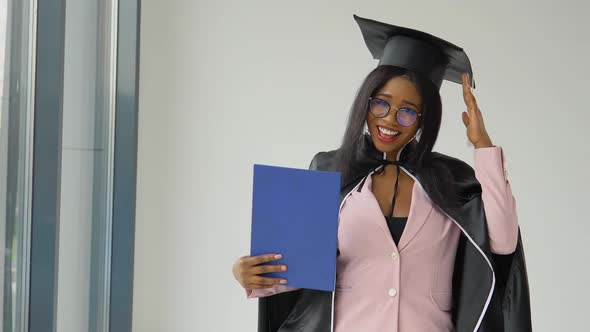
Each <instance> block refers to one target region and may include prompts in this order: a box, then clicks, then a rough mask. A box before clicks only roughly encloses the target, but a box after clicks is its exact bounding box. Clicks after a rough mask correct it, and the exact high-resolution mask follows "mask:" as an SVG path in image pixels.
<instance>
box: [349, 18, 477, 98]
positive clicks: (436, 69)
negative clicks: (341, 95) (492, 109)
mask: <svg viewBox="0 0 590 332" xmlns="http://www.w3.org/2000/svg"><path fill="white" fill-rule="evenodd" d="M353 17H354V19H355V20H356V22H357V23H358V25H359V27H360V29H361V33H362V34H363V38H364V39H365V43H366V44H367V47H368V48H369V51H371V54H372V55H373V58H374V59H379V64H378V65H392V66H397V67H401V68H405V69H408V70H411V71H413V72H416V73H418V74H421V75H423V76H424V77H425V78H428V79H429V80H430V81H432V82H433V83H434V84H435V85H436V86H437V87H438V88H439V89H440V86H441V84H442V81H443V79H444V80H448V81H452V82H456V83H459V84H461V83H462V80H461V74H462V73H464V72H466V73H468V74H469V77H470V79H471V86H472V87H473V88H475V81H474V79H473V73H472V71H471V63H470V62H469V58H468V57H467V54H466V53H465V52H464V51H463V49H462V48H460V47H458V46H456V45H453V44H451V43H449V42H448V41H446V40H443V39H440V38H438V37H435V36H432V35H430V34H428V33H425V32H422V31H418V30H414V29H410V28H404V27H400V26H395V25H391V24H386V23H383V22H378V21H374V20H370V19H366V18H362V17H359V16H357V15H353Z"/></svg>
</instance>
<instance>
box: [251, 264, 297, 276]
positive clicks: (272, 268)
mask: <svg viewBox="0 0 590 332" xmlns="http://www.w3.org/2000/svg"><path fill="white" fill-rule="evenodd" d="M282 271H287V265H280V264H275V265H272V264H267V265H258V266H255V267H252V268H250V269H249V270H248V273H251V274H262V273H271V272H282Z"/></svg>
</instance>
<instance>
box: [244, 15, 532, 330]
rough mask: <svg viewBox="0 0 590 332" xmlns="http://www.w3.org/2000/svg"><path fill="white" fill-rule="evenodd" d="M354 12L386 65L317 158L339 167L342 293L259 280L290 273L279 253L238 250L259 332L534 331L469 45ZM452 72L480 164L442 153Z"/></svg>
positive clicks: (498, 156) (514, 225) (319, 163)
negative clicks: (336, 143)
mask: <svg viewBox="0 0 590 332" xmlns="http://www.w3.org/2000/svg"><path fill="white" fill-rule="evenodd" d="M354 18H355V19H356V21H357V23H358V24H359V26H360V28H361V31H362V33H363V36H364V37H365V42H366V44H367V46H368V47H369V49H370V50H371V52H372V54H373V56H374V57H375V58H377V59H379V60H380V61H379V65H378V66H377V68H375V69H374V70H373V71H372V72H371V73H369V75H368V76H367V78H366V79H365V81H364V82H363V84H362V86H361V88H360V89H359V92H358V94H357V96H356V99H355V101H354V103H353V106H352V110H351V114H350V116H349V122H348V126H347V129H346V132H345V134H344V139H343V141H342V145H341V147H340V148H339V149H337V150H332V151H328V152H320V153H318V154H316V155H315V156H314V158H313V160H312V162H311V164H310V169H317V170H332V171H333V170H337V171H340V172H341V173H342V187H341V206H340V213H339V224H338V253H337V273H336V290H335V292H325V291H319V290H311V289H298V288H295V287H291V286H289V285H285V283H286V282H287V281H286V280H282V279H280V278H267V277H264V276H262V274H264V273H268V272H275V271H281V270H283V271H284V270H286V269H287V267H286V266H285V265H282V264H276V265H272V264H265V263H269V262H272V261H276V260H278V259H280V256H276V254H269V255H261V256H255V257H247V256H244V257H241V258H239V259H238V260H237V261H236V263H235V264H234V266H233V272H234V276H235V278H236V280H238V281H239V282H240V284H241V285H242V286H243V287H244V288H245V289H246V293H247V296H248V297H249V298H259V323H258V329H259V331H337V332H347V331H530V330H531V322H530V304H529V294H528V281H527V276H526V266H525V261H524V252H523V249H522V242H521V238H520V231H519V226H518V221H517V214H516V206H515V200H514V197H513V195H512V191H511V189H510V184H509V182H508V179H507V177H506V173H505V167H504V165H505V159H504V154H503V151H502V148H501V147H499V146H495V145H493V143H492V140H491V138H490V136H489V135H488V133H487V131H486V129H485V126H484V123H483V118H482V114H481V111H480V110H479V108H478V107H477V103H476V100H475V98H474V96H473V94H472V92H471V86H473V81H472V80H471V77H470V75H469V74H470V73H471V66H470V64H469V60H468V58H467V56H466V54H465V53H464V52H463V50H462V49H460V48H458V47H457V46H454V45H452V44H450V43H448V42H446V41H443V40H441V39H439V38H436V37H433V36H431V35H428V34H425V33H423V32H420V31H416V30H412V29H407V28H402V27H397V26H393V25H389V24H385V23H381V22H377V21H373V20H368V19H364V18H360V17H358V16H356V15H355V16H354ZM460 73H463V75H461V76H459V75H460ZM459 77H460V78H459ZM443 79H447V80H450V81H454V82H458V83H462V85H463V97H464V101H465V104H466V106H467V112H463V113H462V121H463V123H464V125H465V127H466V132H467V137H468V139H469V141H470V142H471V143H472V144H473V145H474V147H475V151H474V154H475V167H474V169H472V168H471V167H470V166H469V165H467V164H466V163H464V162H462V161H460V160H458V159H455V158H452V157H449V156H446V155H444V154H441V153H437V152H433V151H432V148H433V146H434V143H435V141H436V138H437V136H438V132H439V128H440V121H441V112H442V106H441V100H440V94H439V88H440V85H441V83H442V80H443ZM363 128H364V130H363Z"/></svg>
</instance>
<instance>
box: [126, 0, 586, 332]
mask: <svg viewBox="0 0 590 332" xmlns="http://www.w3.org/2000/svg"><path fill="white" fill-rule="evenodd" d="M589 10H590V5H588V4H587V3H586V2H582V1H578V2H573V1H572V2H569V3H568V2H563V1H562V2H557V1H554V2H552V3H549V2H541V1H530V0H529V1H526V2H523V1H521V2H518V3H511V2H507V1H506V2H502V1H501V2H498V1H493V2H491V1H487V2H483V1H478V2H474V1H470V2H467V1H463V2H460V3H458V2H450V1H448V2H444V1H437V2H433V1H432V2H431V1H429V2H425V1H404V2H394V1H376V0H373V1H363V2H356V3H355V4H352V2H342V1H334V0H332V1H321V2H318V1H309V0H305V1H296V2H293V1H291V2H286V1H259V0H252V1H238V0H233V1H229V0H226V1H181V0H168V1H156V0H151V1H149V0H148V1H143V3H142V22H141V26H142V31H141V68H140V72H141V81H140V116H139V161H138V188H137V190H138V194H137V221H136V243H135V245H136V247H135V254H136V256H135V285H134V307H133V308H134V313H133V315H134V331H135V332H148V331H174V332H181V331H254V330H255V326H256V308H257V307H256V300H246V299H245V294H244V293H243V291H242V289H241V288H240V287H239V285H238V284H237V283H236V282H235V281H234V279H233V277H232V275H231V265H232V263H233V261H234V260H235V259H236V258H237V257H239V256H241V255H244V254H248V252H249V236H250V235H249V234H250V233H249V232H250V215H251V208H250V206H251V190H252V188H251V185H252V183H251V180H252V178H251V177H252V164H253V163H255V162H257V163H268V164H276V165H284V166H290V167H301V168H305V167H307V166H308V164H309V161H310V159H311V157H312V156H313V155H314V153H315V152H317V151H320V150H329V149H334V148H336V147H337V146H338V143H339V141H340V138H341V135H342V132H343V129H344V125H345V122H346V118H347V115H348V109H349V107H350V103H351V101H352V99H353V97H354V93H355V92H356V89H357V88H358V87H359V85H360V83H361V81H362V79H363V78H364V76H365V75H366V74H367V73H368V72H369V71H370V70H371V69H372V68H374V66H375V65H376V60H372V59H370V54H369V51H368V50H367V49H366V47H365V45H364V42H363V39H362V37H361V34H360V32H359V29H358V27H357V25H356V23H355V22H354V21H353V18H352V14H353V13H356V14H358V15H360V16H363V17H368V18H374V19H377V20H381V21H386V22H391V23H395V24H399V25H403V26H410V27H414V28H417V29H422V30H425V31H428V32H431V33H433V34H436V35H438V36H440V37H443V38H447V39H449V40H450V41H452V42H453V43H456V44H458V45H460V46H462V47H464V48H465V49H466V51H467V53H468V54H469V56H470V58H471V60H472V63H473V66H474V72H475V74H474V76H475V78H476V81H477V85H478V88H477V90H476V91H475V93H476V96H477V97H478V100H479V104H480V107H481V109H482V113H483V114H484V118H485V120H486V126H487V128H488V131H489V132H490V135H491V137H492V139H493V141H494V143H495V144H497V145H501V146H503V147H504V149H505V153H506V156H507V159H508V171H509V177H510V180H511V184H512V188H513V192H514V194H515V197H516V199H517V204H518V212H519V221H520V224H521V227H522V231H523V233H524V235H523V238H524V245H525V251H526V254H527V256H526V258H527V263H528V268H529V278H530V287H531V293H532V295H531V296H532V305H533V319H534V327H535V331H576V330H577V331H579V330H582V327H585V326H586V325H587V323H586V322H585V313H586V312H588V310H589V309H590V305H588V304H587V303H588V302H587V301H586V299H587V298H589V297H590V290H589V288H588V287H586V282H587V281H588V280H590V268H589V267H588V265H587V264H585V263H583V262H588V261H589V260H590V251H589V250H587V249H586V248H585V243H586V240H587V238H588V236H589V235H590V223H589V222H588V221H590V218H589V217H588V216H587V214H584V213H583V212H584V211H585V209H584V208H585V205H586V204H587V201H588V198H590V195H588V193H587V191H586V188H587V186H588V184H589V183H590V175H589V173H588V171H587V170H588V163H589V162H590V157H589V156H590V148H589V147H588V145H586V144H584V143H585V140H588V139H589V138H590V135H589V134H588V130H587V126H588V123H589V122H590V116H589V115H588V114H589V113H588V112H587V109H588V106H587V95H588V94H587V90H588V87H589V84H588V81H587V77H588V76H589V75H590V67H589V66H588V65H587V63H586V61H587V59H589V58H590V43H589V42H588V41H589V40H590V34H589V33H588V31H590V22H589V21H588V20H587V14H588V13H589V12H590V11H589ZM441 94H442V96H443V104H444V119H443V127H442V130H441V134H440V138H439V141H438V143H437V145H436V147H435V150H437V151H440V152H443V153H447V154H450V155H453V156H456V157H459V158H461V159H463V160H465V161H467V162H469V163H472V160H473V157H472V155H473V151H472V148H471V147H468V146H467V144H466V141H467V138H466V137H465V129H464V126H463V124H462V122H461V112H462V111H463V110H464V109H465V107H464V105H463V101H462V96H461V90H460V86H458V85H455V84H449V83H445V85H444V86H443V88H442V90H441Z"/></svg>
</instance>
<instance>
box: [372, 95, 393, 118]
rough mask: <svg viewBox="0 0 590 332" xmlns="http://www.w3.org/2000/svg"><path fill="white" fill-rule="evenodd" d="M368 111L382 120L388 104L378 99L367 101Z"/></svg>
mask: <svg viewBox="0 0 590 332" xmlns="http://www.w3.org/2000/svg"><path fill="white" fill-rule="evenodd" d="M369 109H370V110H371V113H373V115H374V116H376V117H378V118H382V117H384V116H385V115H387V112H389V104H388V103H386V102H385V101H383V100H380V99H371V100H370V101H369Z"/></svg>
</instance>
